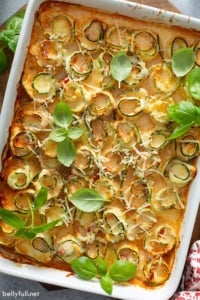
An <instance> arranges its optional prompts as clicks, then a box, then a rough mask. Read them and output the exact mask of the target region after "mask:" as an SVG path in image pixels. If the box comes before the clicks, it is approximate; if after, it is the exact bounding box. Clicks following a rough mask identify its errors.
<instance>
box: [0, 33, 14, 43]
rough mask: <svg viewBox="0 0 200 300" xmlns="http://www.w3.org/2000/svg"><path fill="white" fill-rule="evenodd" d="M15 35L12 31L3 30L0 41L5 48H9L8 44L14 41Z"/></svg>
mask: <svg viewBox="0 0 200 300" xmlns="http://www.w3.org/2000/svg"><path fill="white" fill-rule="evenodd" d="M14 36H15V34H14V33H13V31H12V30H2V31H1V32H0V40H1V41H2V42H3V44H4V45H5V46H7V47H8V43H9V42H10V41H12V39H14Z"/></svg>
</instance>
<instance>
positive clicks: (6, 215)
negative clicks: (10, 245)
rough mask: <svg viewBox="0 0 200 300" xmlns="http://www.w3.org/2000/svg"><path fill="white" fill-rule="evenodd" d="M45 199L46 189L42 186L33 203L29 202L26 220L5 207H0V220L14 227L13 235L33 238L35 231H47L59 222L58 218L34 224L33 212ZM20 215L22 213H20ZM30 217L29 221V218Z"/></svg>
mask: <svg viewBox="0 0 200 300" xmlns="http://www.w3.org/2000/svg"><path fill="white" fill-rule="evenodd" d="M46 201H47V189H46V188H45V187H42V188H41V189H40V191H39V192H38V194H37V195H36V197H35V199H34V202H33V204H32V205H31V204H30V210H29V213H28V215H26V221H25V220H24V218H23V219H22V218H20V217H19V215H20V214H19V213H18V214H17V213H16V212H13V211H10V210H8V209H5V208H0V217H1V219H2V221H3V222H4V223H6V224H8V225H9V226H11V227H13V228H14V229H16V233H15V237H16V238H18V237H24V238H28V239H32V238H34V237H35V236H36V235H37V233H40V232H44V231H47V230H49V229H51V228H53V227H54V226H55V225H56V224H57V223H58V222H60V219H57V220H54V221H52V222H49V223H46V224H41V225H39V226H35V225H34V213H35V212H36V211H38V210H39V209H40V208H41V207H42V206H43V205H44V204H45V203H46ZM22 217H24V215H23V214H22ZM29 217H31V219H32V220H31V222H30V218H29Z"/></svg>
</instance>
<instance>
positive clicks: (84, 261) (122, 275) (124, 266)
mask: <svg viewBox="0 0 200 300" xmlns="http://www.w3.org/2000/svg"><path fill="white" fill-rule="evenodd" d="M71 268H72V270H73V271H74V272H75V273H76V274H77V275H78V276H79V277H80V278H82V279H84V280H91V279H93V278H94V277H98V278H99V279H100V285H101V287H102V289H103V290H104V291H105V292H106V293H107V294H109V295H112V291H113V284H114V283H115V282H126V281H128V280H130V279H132V278H133V277H134V276H135V274H136V265H135V264H133V263H131V262H129V261H126V260H117V261H116V262H114V263H113V264H112V265H111V266H110V268H108V266H107V263H106V261H105V260H104V259H103V258H101V257H97V258H96V259H91V258H89V257H87V256H81V257H79V258H75V259H73V260H72V261H71Z"/></svg>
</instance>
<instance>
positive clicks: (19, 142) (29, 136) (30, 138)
mask: <svg viewBox="0 0 200 300" xmlns="http://www.w3.org/2000/svg"><path fill="white" fill-rule="evenodd" d="M21 129H22V128H21ZM36 144H37V139H36V136H35V135H34V134H33V133H32V132H31V131H24V130H23V129H22V130H20V128H18V126H15V127H12V129H11V137H10V148H11V151H12V153H13V155H15V156H17V157H24V156H27V155H30V154H33V153H34V152H35V148H36Z"/></svg>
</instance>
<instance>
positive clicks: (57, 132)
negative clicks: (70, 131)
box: [49, 128, 67, 143]
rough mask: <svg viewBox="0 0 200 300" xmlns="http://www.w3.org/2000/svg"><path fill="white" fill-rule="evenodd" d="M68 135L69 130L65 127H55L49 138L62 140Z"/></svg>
mask: <svg viewBox="0 0 200 300" xmlns="http://www.w3.org/2000/svg"><path fill="white" fill-rule="evenodd" d="M66 137H67V130H66V129H65V128H55V129H54V130H53V131H52V132H51V133H50V135H49V138H50V139H52V140H53V141H54V142H58V143H59V142H62V141H64V139H66Z"/></svg>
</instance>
